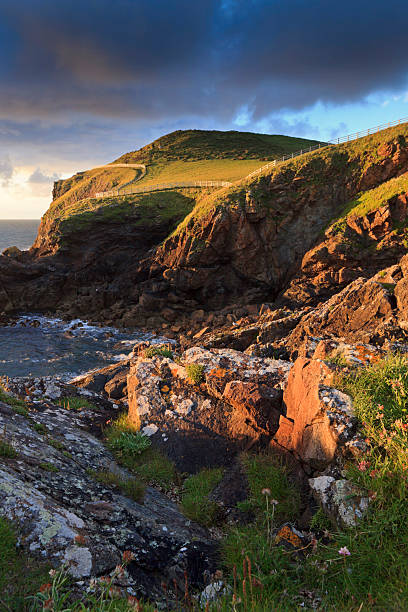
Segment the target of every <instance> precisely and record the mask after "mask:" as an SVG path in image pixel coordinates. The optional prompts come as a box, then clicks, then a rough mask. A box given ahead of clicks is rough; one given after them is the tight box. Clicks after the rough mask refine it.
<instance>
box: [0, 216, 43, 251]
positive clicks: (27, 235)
mask: <svg viewBox="0 0 408 612" xmlns="http://www.w3.org/2000/svg"><path fill="white" fill-rule="evenodd" d="M39 226H40V219H22V220H21V219H0V253H2V252H3V251H4V249H7V248H8V247H11V246H16V247H18V248H19V249H21V250H22V251H26V250H27V249H29V248H30V247H31V245H32V244H33V242H34V240H35V238H36V236H37V232H38V228H39Z"/></svg>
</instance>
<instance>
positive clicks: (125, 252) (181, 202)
mask: <svg viewBox="0 0 408 612" xmlns="http://www.w3.org/2000/svg"><path fill="white" fill-rule="evenodd" d="M406 137H408V126H404V125H403V126H399V127H398V128H393V129H390V130H386V131H384V132H381V133H379V134H376V135H373V136H370V137H367V138H364V139H361V140H358V141H355V142H352V143H348V144H344V145H340V146H337V147H326V148H324V149H322V150H320V151H315V152H313V153H310V154H307V155H304V156H302V157H299V158H297V159H294V160H291V161H288V162H285V163H284V164H281V165H278V166H277V167H276V168H272V169H270V170H267V171H264V173H263V174H261V175H258V176H255V177H251V178H250V179H245V180H243V181H240V182H238V183H236V184H234V185H233V186H232V187H230V188H225V189H223V190H219V191H217V192H214V193H213V194H210V195H207V196H204V197H201V198H199V199H198V200H196V199H195V197H194V196H193V195H192V196H191V197H188V196H186V195H182V194H181V193H177V192H157V193H155V194H154V193H153V194H147V195H145V196H143V197H142V196H130V197H128V198H127V200H120V201H119V200H113V199H112V201H109V200H107V201H103V205H101V203H100V202H99V201H95V207H96V208H95V210H92V201H91V204H90V201H89V200H88V201H87V202H86V203H85V204H84V205H83V208H81V206H82V204H81V205H79V204H76V205H75V210H74V211H72V209H70V205H69V203H68V204H67V203H66V202H65V203H64V205H62V204H61V198H63V197H64V196H66V195H67V194H69V193H71V192H72V189H73V187H72V184H70V185H71V186H70V189H68V190H67V191H66V192H65V194H64V193H63V191H64V189H65V188H66V187H67V184H66V185H65V186H64V185H59V186H56V192H55V193H56V195H59V200H58V199H57V200H56V202H54V204H53V206H52V207H51V209H50V211H49V213H47V215H46V216H45V217H44V219H43V223H42V226H41V229H40V232H39V236H38V239H37V241H36V243H35V245H34V247H33V249H32V250H31V252H30V254H29V255H22V256H18V255H17V256H14V257H1V258H0V267H1V269H2V289H1V295H0V309H1V310H6V311H7V312H10V311H17V310H22V309H23V310H44V309H45V310H51V311H57V310H58V311H59V312H61V313H65V314H67V316H70V315H80V316H85V317H90V318H94V319H95V318H97V319H100V320H104V321H109V322H115V323H118V324H121V323H122V324H124V325H129V324H130V325H145V324H146V323H147V324H148V325H151V326H156V327H157V326H160V325H161V324H162V323H164V324H165V325H168V323H172V322H174V321H179V320H181V319H182V318H183V316H184V314H183V313H189V312H191V311H192V310H197V309H198V310H199V309H204V310H206V311H208V310H210V311H211V310H220V309H222V308H224V307H230V308H231V307H236V306H242V305H248V304H254V303H255V304H256V303H258V304H260V303H262V302H263V301H265V300H266V301H269V302H271V301H274V300H276V299H278V303H279V304H281V305H285V306H289V307H296V308H299V307H302V306H304V305H313V304H317V303H319V302H320V301H322V300H323V299H327V297H330V296H331V295H333V294H334V293H336V291H338V290H340V289H342V288H343V287H344V286H346V285H347V283H349V282H350V281H352V280H353V279H355V278H357V277H358V276H360V275H361V274H362V273H364V274H367V275H372V274H374V273H376V272H377V271H378V270H380V269H382V268H384V267H386V266H389V265H392V264H394V263H397V261H398V259H399V258H400V257H401V255H403V254H404V252H405V242H404V236H403V235H402V234H401V232H404V231H405V229H404V228H405V218H406V208H407V205H406V202H407V198H406V195H404V194H406V193H408V184H407V185H405V183H404V180H405V179H404V176H403V175H404V173H405V172H407V171H408V144H407V141H406ZM393 181H394V182H393ZM376 189H377V190H379V191H376ZM74 191H75V190H74ZM364 207H365V208H366V209H367V210H366V211H365V212H364V211H362V208H364ZM353 211H354V212H353ZM398 232H400V233H398Z"/></svg>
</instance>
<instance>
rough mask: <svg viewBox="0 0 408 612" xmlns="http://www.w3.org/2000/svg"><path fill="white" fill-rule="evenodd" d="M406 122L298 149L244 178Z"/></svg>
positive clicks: (370, 129) (387, 124) (376, 127)
mask: <svg viewBox="0 0 408 612" xmlns="http://www.w3.org/2000/svg"><path fill="white" fill-rule="evenodd" d="M406 122H408V117H404V118H403V119H397V120H396V121H390V122H388V123H382V124H381V125H376V126H375V127H373V128H368V129H367V130H361V131H360V132H354V134H348V135H347V136H341V137H339V138H335V139H334V140H329V142H318V143H317V144H316V145H312V146H310V147H306V148H305V149H300V150H299V151H294V152H293V153H289V154H287V155H283V156H282V157H279V158H278V159H274V160H273V161H271V162H268V163H267V164H265V165H264V166H262V167H261V168H257V169H256V170H254V171H253V172H251V173H250V174H248V175H247V176H246V177H245V178H246V179H247V178H250V177H251V176H255V175H257V174H261V173H262V172H263V171H264V170H268V169H269V168H274V167H275V166H276V165H277V164H280V163H282V162H284V161H287V160H288V159H293V158H294V157H299V155H304V154H305V153H310V152H311V151H316V149H323V148H325V147H333V146H335V145H338V144H342V143H344V142H351V141H352V140H357V139H358V138H364V136H370V135H371V134H376V133H377V132H381V131H382V130H388V128H390V127H394V126H396V125H400V124H401V123H406Z"/></svg>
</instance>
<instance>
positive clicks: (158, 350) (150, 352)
mask: <svg viewBox="0 0 408 612" xmlns="http://www.w3.org/2000/svg"><path fill="white" fill-rule="evenodd" d="M143 353H144V356H145V357H146V359H151V358H152V357H155V356H156V355H160V356H161V357H168V358H169V359H173V351H171V350H170V349H169V348H167V347H165V346H155V345H151V346H149V347H147V348H146V349H145V350H144V351H143Z"/></svg>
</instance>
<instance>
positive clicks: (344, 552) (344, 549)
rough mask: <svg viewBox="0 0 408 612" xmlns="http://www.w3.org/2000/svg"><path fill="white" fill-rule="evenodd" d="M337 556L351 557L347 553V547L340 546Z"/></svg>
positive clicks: (348, 552) (349, 553)
mask: <svg viewBox="0 0 408 612" xmlns="http://www.w3.org/2000/svg"><path fill="white" fill-rule="evenodd" d="M339 555H342V557H349V556H350V555H351V552H350V551H349V549H348V548H347V546H342V547H341V548H340V550H339Z"/></svg>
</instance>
